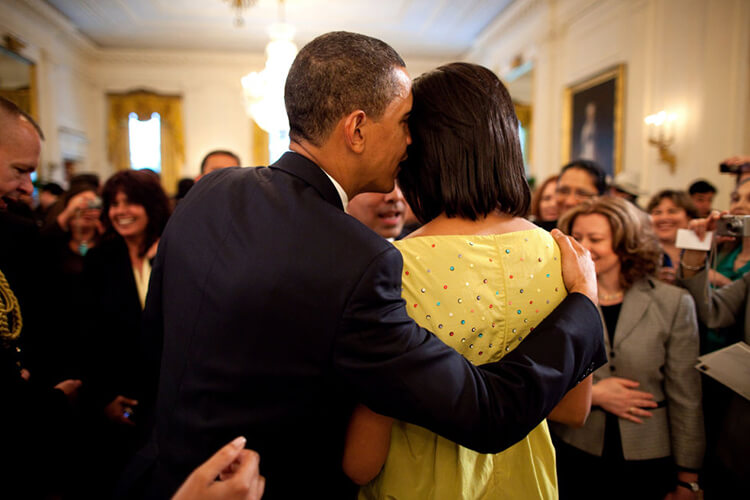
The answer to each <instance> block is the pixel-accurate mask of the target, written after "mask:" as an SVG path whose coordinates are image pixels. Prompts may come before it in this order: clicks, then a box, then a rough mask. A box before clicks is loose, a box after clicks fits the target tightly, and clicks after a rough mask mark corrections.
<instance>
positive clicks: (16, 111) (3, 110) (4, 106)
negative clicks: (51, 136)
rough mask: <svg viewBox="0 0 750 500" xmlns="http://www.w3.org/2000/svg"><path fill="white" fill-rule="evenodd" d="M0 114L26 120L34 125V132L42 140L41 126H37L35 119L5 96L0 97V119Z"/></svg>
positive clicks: (0, 115) (0, 116) (0, 117)
mask: <svg viewBox="0 0 750 500" xmlns="http://www.w3.org/2000/svg"><path fill="white" fill-rule="evenodd" d="M2 115H6V116H8V117H13V118H21V119H24V120H26V121H27V122H29V123H31V125H32V126H33V127H34V130H36V133H37V134H39V138H40V139H41V140H44V132H42V129H41V127H39V124H38V123H37V122H36V120H34V119H33V118H32V117H31V115H29V114H28V113H27V112H25V111H24V110H22V109H21V108H19V107H18V105H17V104H16V103H14V102H13V101H10V100H8V99H6V98H5V97H0V121H1V119H2ZM3 134H4V133H3Z"/></svg>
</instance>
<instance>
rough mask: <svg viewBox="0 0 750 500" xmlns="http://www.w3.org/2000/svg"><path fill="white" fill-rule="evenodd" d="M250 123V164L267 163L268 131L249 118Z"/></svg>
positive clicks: (257, 165) (262, 164) (260, 164)
mask: <svg viewBox="0 0 750 500" xmlns="http://www.w3.org/2000/svg"><path fill="white" fill-rule="evenodd" d="M250 123H251V124H252V125H251V126H252V135H253V137H252V142H253V151H252V158H250V165H252V166H255V167H259V166H265V165H268V132H266V131H265V130H263V129H262V128H260V127H259V126H258V124H257V123H255V120H253V119H250Z"/></svg>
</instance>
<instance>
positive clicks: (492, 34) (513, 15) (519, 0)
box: [468, 0, 556, 52]
mask: <svg viewBox="0 0 750 500" xmlns="http://www.w3.org/2000/svg"><path fill="white" fill-rule="evenodd" d="M555 1H556V0H516V1H515V2H513V3H511V4H510V5H509V6H508V7H507V8H506V9H505V10H504V11H503V12H501V13H500V15H499V16H498V17H497V18H496V19H495V21H494V22H492V23H491V24H490V25H489V26H487V27H486V28H485V29H484V30H483V31H482V32H481V33H480V34H479V36H478V37H477V38H476V40H474V43H473V44H472V48H471V49H470V50H469V51H468V52H471V51H473V50H476V49H477V48H480V47H482V46H484V45H486V44H488V43H490V42H491V41H492V39H494V38H498V37H500V36H502V34H503V33H504V32H506V31H508V30H509V29H511V28H512V27H513V26H514V25H516V24H518V23H520V22H522V21H524V20H526V19H528V18H529V17H531V16H532V15H533V14H535V13H537V12H538V11H539V10H540V9H541V8H543V7H547V8H550V5H551V4H553V3H555Z"/></svg>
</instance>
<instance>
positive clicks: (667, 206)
mask: <svg viewBox="0 0 750 500" xmlns="http://www.w3.org/2000/svg"><path fill="white" fill-rule="evenodd" d="M646 211H647V212H648V213H649V215H650V216H651V222H652V224H653V226H654V232H655V233H656V237H657V238H659V244H660V245H661V247H662V249H663V250H664V255H663V257H662V265H661V270H660V271H659V279H661V280H662V281H665V282H667V283H673V282H674V279H675V266H676V265H677V263H679V262H680V249H679V248H677V247H676V246H675V241H676V240H677V230H678V229H687V227H688V222H690V221H691V220H692V219H695V218H696V217H698V211H697V210H696V208H695V205H693V201H692V200H691V199H690V196H688V194H687V193H686V192H684V191H675V190H672V189H665V190H663V191H660V192H658V193H656V194H655V195H654V196H653V197H652V198H651V200H650V201H649V202H648V205H647V207H646Z"/></svg>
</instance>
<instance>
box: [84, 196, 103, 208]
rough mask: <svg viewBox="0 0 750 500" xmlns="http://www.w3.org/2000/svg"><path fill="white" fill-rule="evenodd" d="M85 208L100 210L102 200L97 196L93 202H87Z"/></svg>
mask: <svg viewBox="0 0 750 500" xmlns="http://www.w3.org/2000/svg"><path fill="white" fill-rule="evenodd" d="M86 206H87V208H89V209H100V208H102V199H101V198H99V197H98V196H97V197H96V198H94V199H93V200H89V201H88V202H87V203H86Z"/></svg>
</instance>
